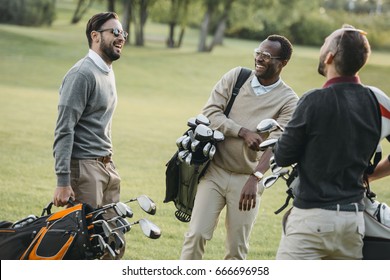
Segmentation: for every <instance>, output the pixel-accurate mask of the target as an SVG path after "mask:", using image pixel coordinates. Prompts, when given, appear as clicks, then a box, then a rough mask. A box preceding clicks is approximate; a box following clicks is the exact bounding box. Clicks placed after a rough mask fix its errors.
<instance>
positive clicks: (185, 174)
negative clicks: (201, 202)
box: [164, 152, 210, 222]
mask: <svg viewBox="0 0 390 280" xmlns="http://www.w3.org/2000/svg"><path fill="white" fill-rule="evenodd" d="M209 163H210V160H208V159H206V158H205V157H204V156H202V157H199V158H197V156H194V157H193V158H192V163H191V165H188V164H186V163H184V162H181V161H180V160H179V159H178V152H176V153H175V154H174V155H173V157H172V158H171V160H170V161H169V162H168V163H167V170H166V196H165V200H164V202H165V203H167V202H169V201H173V202H174V204H175V207H176V209H177V210H176V211H175V217H176V218H177V219H178V220H179V221H181V222H189V221H190V220H191V214H192V208H193V207H194V201H195V195H196V191H197V189H198V183H199V180H200V178H201V177H202V176H203V174H204V172H206V170H207V166H208V164H209Z"/></svg>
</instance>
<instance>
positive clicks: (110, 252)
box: [104, 243, 116, 259]
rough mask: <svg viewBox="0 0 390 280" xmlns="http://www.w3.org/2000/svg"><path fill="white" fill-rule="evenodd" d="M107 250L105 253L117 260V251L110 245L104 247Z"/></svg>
mask: <svg viewBox="0 0 390 280" xmlns="http://www.w3.org/2000/svg"><path fill="white" fill-rule="evenodd" d="M104 247H105V248H104V249H105V252H107V253H108V254H109V255H110V256H111V258H113V259H114V258H115V257H116V253H115V251H114V250H113V249H112V248H111V246H110V245H108V244H107V243H106V245H105V246H104Z"/></svg>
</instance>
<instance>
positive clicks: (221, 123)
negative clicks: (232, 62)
mask: <svg viewBox="0 0 390 280" xmlns="http://www.w3.org/2000/svg"><path fill="white" fill-rule="evenodd" d="M240 69H241V67H236V68H234V69H232V70H230V71H229V72H227V73H226V74H224V75H223V76H222V78H221V79H220V80H219V81H218V82H217V84H216V85H215V86H214V88H213V90H212V92H211V94H210V97H209V99H208V101H207V103H206V105H205V106H204V108H203V110H202V113H203V114H204V115H205V116H207V117H208V118H209V119H210V122H211V126H212V128H213V129H217V130H219V131H221V132H222V133H223V134H224V135H225V136H232V137H237V136H238V132H239V131H240V129H241V127H242V126H240V125H238V124H237V123H236V122H234V121H233V120H232V119H230V118H228V117H226V115H225V114H224V111H225V109H226V107H227V104H228V102H229V99H230V97H231V95H232V90H233V87H234V84H235V82H236V80H237V77H238V75H239V72H240Z"/></svg>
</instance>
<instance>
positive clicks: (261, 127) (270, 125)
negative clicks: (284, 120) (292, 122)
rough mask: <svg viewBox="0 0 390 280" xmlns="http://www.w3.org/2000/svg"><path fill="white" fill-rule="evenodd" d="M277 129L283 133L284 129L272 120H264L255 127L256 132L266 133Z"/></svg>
mask: <svg viewBox="0 0 390 280" xmlns="http://www.w3.org/2000/svg"><path fill="white" fill-rule="evenodd" d="M277 129H279V130H280V131H282V132H283V131H284V129H283V128H282V127H281V126H280V125H279V123H278V122H277V121H276V120H274V119H264V120H262V121H261V122H260V123H259V124H258V125H257V132H259V133H267V132H272V131H275V130H277Z"/></svg>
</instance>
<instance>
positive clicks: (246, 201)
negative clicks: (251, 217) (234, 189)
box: [238, 148, 272, 211]
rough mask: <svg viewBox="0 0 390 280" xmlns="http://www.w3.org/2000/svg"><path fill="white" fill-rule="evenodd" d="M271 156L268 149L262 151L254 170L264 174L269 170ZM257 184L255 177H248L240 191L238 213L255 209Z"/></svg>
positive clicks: (270, 151)
mask: <svg viewBox="0 0 390 280" xmlns="http://www.w3.org/2000/svg"><path fill="white" fill-rule="evenodd" d="M271 156H272V150H271V149H270V148H269V149H267V150H266V151H264V153H263V155H262V156H261V158H260V161H259V164H258V166H257V167H256V170H258V171H260V172H261V173H263V174H264V173H265V172H266V171H267V170H268V168H269V159H270V158H271ZM258 183H259V180H258V179H257V178H256V177H255V176H253V175H250V176H249V178H248V180H247V181H246V183H245V185H244V187H243V188H242V191H241V195H240V201H239V204H238V208H239V209H240V211H250V210H251V209H253V208H255V207H256V197H257V188H258Z"/></svg>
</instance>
